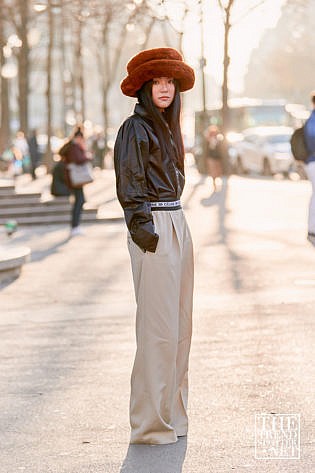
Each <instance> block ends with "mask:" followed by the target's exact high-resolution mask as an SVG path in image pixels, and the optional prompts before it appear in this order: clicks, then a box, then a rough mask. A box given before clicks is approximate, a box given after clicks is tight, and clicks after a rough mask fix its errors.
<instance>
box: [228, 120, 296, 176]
mask: <svg viewBox="0 0 315 473" xmlns="http://www.w3.org/2000/svg"><path fill="white" fill-rule="evenodd" d="M292 133H293V128H291V127H285V126H277V127H273V126H270V127H257V128H248V129H247V130H244V131H243V139H241V140H240V141H238V142H236V143H234V144H233V149H232V151H231V152H230V159H231V164H232V167H233V169H234V171H235V172H236V173H237V174H242V173H246V172H249V171H252V172H256V173H259V174H263V175H264V176H270V175H272V174H276V173H283V174H286V175H287V174H288V173H289V172H290V171H291V170H292V169H293V167H294V158H293V155H292V153H291V146H290V139H291V136H292Z"/></svg>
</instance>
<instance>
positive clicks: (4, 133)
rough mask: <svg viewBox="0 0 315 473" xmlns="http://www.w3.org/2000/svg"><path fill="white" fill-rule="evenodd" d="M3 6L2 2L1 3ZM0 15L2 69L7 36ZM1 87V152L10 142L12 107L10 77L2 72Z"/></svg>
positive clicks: (0, 59)
mask: <svg viewBox="0 0 315 473" xmlns="http://www.w3.org/2000/svg"><path fill="white" fill-rule="evenodd" d="M0 7H1V4H0ZM2 23H3V22H2V18H1V17H0V70H1V68H2V66H3V64H4V62H5V58H4V56H3V46H4V45H5V38H4V37H3V36H2V33H3V24H2ZM0 89H1V105H0V106H1V115H0V153H2V151H3V150H4V149H5V148H6V147H7V146H8V145H9V142H10V107H9V84H8V79H5V78H4V77H2V76H1V74H0Z"/></svg>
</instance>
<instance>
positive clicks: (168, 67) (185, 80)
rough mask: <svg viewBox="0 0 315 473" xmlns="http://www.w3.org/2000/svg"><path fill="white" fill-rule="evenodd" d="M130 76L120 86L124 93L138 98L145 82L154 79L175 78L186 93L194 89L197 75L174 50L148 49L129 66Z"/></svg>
mask: <svg viewBox="0 0 315 473" xmlns="http://www.w3.org/2000/svg"><path fill="white" fill-rule="evenodd" d="M127 72H128V75H127V77H125V79H124V80H123V81H122V83H121V84H120V87H121V90H122V93H123V94H125V95H128V96H129V97H136V96H137V91H138V90H139V89H141V87H142V86H143V84H144V83H145V82H148V81H149V80H152V79H154V77H173V78H174V79H176V80H177V81H178V83H179V90H180V91H181V92H184V91H185V90H189V89H191V88H192V87H193V85H194V82H195V74H194V71H193V69H192V68H191V67H190V66H188V64H186V63H185V62H184V61H183V58H182V56H181V54H180V53H179V52H178V51H176V49H173V48H155V49H146V50H145V51H141V52H140V53H138V54H136V56H134V57H133V58H131V59H130V61H129V62H128V64H127Z"/></svg>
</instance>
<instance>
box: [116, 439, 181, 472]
mask: <svg viewBox="0 0 315 473" xmlns="http://www.w3.org/2000/svg"><path fill="white" fill-rule="evenodd" d="M186 450H187V437H180V438H179V439H178V441H177V442H176V443H172V444H169V445H129V448H128V451H127V455H126V458H125V460H124V463H123V465H122V467H121V470H120V473H149V472H150V473H161V472H163V473H181V471H182V468H183V463H184V460H185V455H186Z"/></svg>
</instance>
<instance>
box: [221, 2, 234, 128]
mask: <svg viewBox="0 0 315 473" xmlns="http://www.w3.org/2000/svg"><path fill="white" fill-rule="evenodd" d="M233 2H234V0H230V1H229V3H228V6H227V7H226V8H225V15H226V17H225V23H224V58H223V84H222V131H223V133H224V134H225V133H226V132H227V130H228V127H229V106H228V94H229V91H228V76H229V65H230V56H229V35H230V29H231V23H230V17H231V7H232V5H233Z"/></svg>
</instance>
